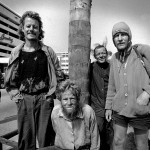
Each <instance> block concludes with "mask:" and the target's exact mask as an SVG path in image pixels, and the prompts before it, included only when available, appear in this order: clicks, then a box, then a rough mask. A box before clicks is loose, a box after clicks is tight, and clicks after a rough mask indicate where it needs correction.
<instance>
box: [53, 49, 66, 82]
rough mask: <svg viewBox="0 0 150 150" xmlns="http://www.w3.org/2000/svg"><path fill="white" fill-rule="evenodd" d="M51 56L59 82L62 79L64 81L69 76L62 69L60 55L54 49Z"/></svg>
mask: <svg viewBox="0 0 150 150" xmlns="http://www.w3.org/2000/svg"><path fill="white" fill-rule="evenodd" d="M51 56H52V57H51V58H52V60H53V65H54V69H55V73H56V78H57V82H58V83H60V82H61V81H64V80H65V79H66V78H67V75H65V74H64V72H63V71H62V69H61V66H60V63H59V60H58V57H57V55H56V53H55V52H54V51H53V50H52V51H51Z"/></svg>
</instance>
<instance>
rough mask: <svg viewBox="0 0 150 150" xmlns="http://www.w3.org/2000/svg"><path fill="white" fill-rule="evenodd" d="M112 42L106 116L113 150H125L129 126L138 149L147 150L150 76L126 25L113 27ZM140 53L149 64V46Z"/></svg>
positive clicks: (119, 24)
mask: <svg viewBox="0 0 150 150" xmlns="http://www.w3.org/2000/svg"><path fill="white" fill-rule="evenodd" d="M112 40H113V43H114V46H115V47H116V48H117V52H116V53H115V54H114V55H113V56H112V59H111V67H110V74H109V84H108V91H107V98H106V104H105V110H106V111H105V116H106V119H107V121H108V122H109V121H110V120H111V119H113V126H114V140H113V142H114V143H113V150H125V149H126V148H125V141H126V134H127V128H128V125H130V126H132V127H133V128H134V134H135V140H136V141H135V143H136V147H137V149H138V150H148V129H149V128H150V114H149V112H150V103H149V98H150V84H149V83H150V81H149V75H148V74H147V72H146V69H145V68H144V67H143V65H142V63H141V59H139V57H138V55H137V52H136V50H135V49H133V46H132V33H131V30H130V27H129V26H128V25H127V24H126V23H125V22H118V23H116V24H115V25H114V26H113V29H112ZM137 51H138V52H139V53H140V54H141V56H143V57H144V56H145V58H147V59H149V62H150V46H148V45H140V49H137ZM112 112H113V113H112Z"/></svg>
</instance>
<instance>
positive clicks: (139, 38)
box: [0, 0, 150, 52]
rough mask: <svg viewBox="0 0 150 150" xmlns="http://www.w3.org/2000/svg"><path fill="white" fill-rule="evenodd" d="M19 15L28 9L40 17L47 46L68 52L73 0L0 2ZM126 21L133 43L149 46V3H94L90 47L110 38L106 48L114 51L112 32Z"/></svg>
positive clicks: (98, 0)
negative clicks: (70, 13) (113, 28)
mask: <svg viewBox="0 0 150 150" xmlns="http://www.w3.org/2000/svg"><path fill="white" fill-rule="evenodd" d="M0 2H1V3H3V4H4V5H6V6H7V7H9V8H10V9H12V10H13V11H14V12H16V13H17V14H18V15H20V16H22V14H23V13H24V12H25V11H27V10H33V11H36V12H38V13H39V14H40V16H41V18H42V21H43V26H44V31H45V38H44V43H45V44H47V45H49V46H51V47H52V48H53V49H54V50H55V51H56V52H67V51H68V34H69V33H68V32H69V9H70V0H0ZM119 21H125V22H126V23H127V24H128V25H129V26H130V28H131V31H132V37H133V38H132V39H133V40H132V42H133V44H135V43H143V44H150V0H93V1H92V8H91V48H94V44H95V43H102V42H103V40H104V39H105V37H107V39H108V44H107V49H108V50H110V51H112V52H115V51H116V49H115V47H114V45H113V43H112V36H111V31H112V27H113V25H114V24H115V23H116V22H119Z"/></svg>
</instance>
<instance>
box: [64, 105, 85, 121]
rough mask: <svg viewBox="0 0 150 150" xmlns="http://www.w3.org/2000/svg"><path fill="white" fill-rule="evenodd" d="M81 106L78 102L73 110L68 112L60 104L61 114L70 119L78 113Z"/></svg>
mask: <svg viewBox="0 0 150 150" xmlns="http://www.w3.org/2000/svg"><path fill="white" fill-rule="evenodd" d="M81 109H82V106H81V105H80V103H77V105H76V106H75V108H74V110H73V111H72V112H68V111H67V110H66V109H65V108H64V107H63V106H62V111H63V114H64V115H65V116H66V117H67V118H68V119H70V120H73V119H75V118H76V117H77V115H78V114H79V112H80V111H81Z"/></svg>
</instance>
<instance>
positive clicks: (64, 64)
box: [56, 52, 69, 74]
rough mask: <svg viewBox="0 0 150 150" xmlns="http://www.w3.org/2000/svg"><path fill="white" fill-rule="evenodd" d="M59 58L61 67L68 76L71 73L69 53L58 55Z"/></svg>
mask: <svg viewBox="0 0 150 150" xmlns="http://www.w3.org/2000/svg"><path fill="white" fill-rule="evenodd" d="M56 54H57V57H58V59H59V61H60V66H61V68H62V70H63V71H64V73H66V74H68V73H69V59H68V53H67V52H60V53H56Z"/></svg>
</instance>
